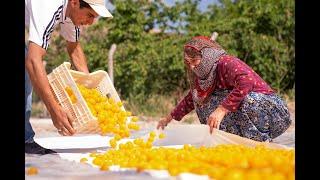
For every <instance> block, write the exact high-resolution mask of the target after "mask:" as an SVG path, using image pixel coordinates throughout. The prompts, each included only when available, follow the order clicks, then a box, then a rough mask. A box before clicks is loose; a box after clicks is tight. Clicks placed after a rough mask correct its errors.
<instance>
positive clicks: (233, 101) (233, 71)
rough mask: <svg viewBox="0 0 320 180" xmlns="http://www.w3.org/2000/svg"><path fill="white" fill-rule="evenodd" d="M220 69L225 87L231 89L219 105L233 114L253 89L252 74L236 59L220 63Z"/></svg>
mask: <svg viewBox="0 0 320 180" xmlns="http://www.w3.org/2000/svg"><path fill="white" fill-rule="evenodd" d="M221 69H222V71H223V72H222V73H221V74H223V75H224V79H225V83H226V84H227V86H229V87H233V89H232V91H231V92H230V94H229V95H228V96H227V97H226V98H225V99H224V100H223V101H222V103H221V105H222V106H223V107H224V108H226V109H228V110H229V111H231V112H235V111H237V109H238V108H239V105H240V103H241V102H242V100H243V99H244V98H245V96H246V95H247V94H248V93H249V92H250V91H251V90H252V89H253V77H252V73H250V70H249V69H248V67H247V66H245V65H244V64H243V63H241V62H240V60H237V59H232V60H230V61H228V62H227V63H222V68H221Z"/></svg>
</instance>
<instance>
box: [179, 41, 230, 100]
mask: <svg viewBox="0 0 320 180" xmlns="http://www.w3.org/2000/svg"><path fill="white" fill-rule="evenodd" d="M224 54H226V52H225V50H224V49H222V47H221V46H220V45H219V44H218V43H216V42H215V41H213V40H210V38H208V37H205V36H197V37H194V38H192V39H191V40H190V41H189V42H187V43H186V44H185V45H184V55H185V57H188V58H193V57H196V56H199V55H201V61H200V64H198V65H197V66H196V67H195V68H193V69H192V70H191V69H188V74H189V80H190V85H191V91H192V97H193V101H194V102H195V103H196V104H198V105H202V104H203V103H204V101H205V100H206V98H207V96H208V95H210V94H211V93H212V91H213V90H214V85H215V84H214V81H215V77H216V68H217V64H218V60H219V58H220V57H221V56H222V55H224ZM185 63H186V60H185Z"/></svg>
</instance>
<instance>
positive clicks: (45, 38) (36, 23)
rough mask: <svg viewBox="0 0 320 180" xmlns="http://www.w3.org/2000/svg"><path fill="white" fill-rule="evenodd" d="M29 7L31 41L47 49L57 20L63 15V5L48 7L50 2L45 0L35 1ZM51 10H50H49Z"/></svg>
mask: <svg viewBox="0 0 320 180" xmlns="http://www.w3.org/2000/svg"><path fill="white" fill-rule="evenodd" d="M30 2H31V4H30V6H29V8H28V11H29V13H28V15H29V19H30V22H29V38H28V40H29V41H32V42H34V43H35V44H37V45H39V46H41V47H42V48H44V49H47V48H48V46H49V44H50V37H51V33H52V31H53V29H54V26H55V23H56V21H58V19H59V18H60V16H61V13H62V11H63V6H60V7H58V8H57V9H53V8H46V7H47V6H48V3H46V2H45V1H40V2H37V3H35V2H33V1H30ZM47 11H50V12H47Z"/></svg>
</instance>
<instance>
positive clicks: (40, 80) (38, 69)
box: [25, 57, 58, 114]
mask: <svg viewBox="0 0 320 180" xmlns="http://www.w3.org/2000/svg"><path fill="white" fill-rule="evenodd" d="M25 63H26V69H27V71H28V73H29V76H30V80H31V82H32V85H33V88H34V89H35V91H36V93H37V95H38V96H39V97H40V98H41V100H42V101H43V102H44V104H45V105H46V107H47V109H48V111H49V112H50V114H51V112H53V111H54V109H55V107H57V106H58V103H57V102H56V100H55V99H54V95H53V93H52V92H51V90H50V84H49V81H48V78H47V73H46V71H45V68H44V66H43V64H42V59H37V58H35V57H33V58H28V59H27V60H26V62H25Z"/></svg>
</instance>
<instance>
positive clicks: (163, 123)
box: [157, 114, 172, 130]
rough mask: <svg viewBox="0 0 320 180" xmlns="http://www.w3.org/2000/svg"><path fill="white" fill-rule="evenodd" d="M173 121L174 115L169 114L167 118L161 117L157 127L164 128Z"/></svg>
mask: <svg viewBox="0 0 320 180" xmlns="http://www.w3.org/2000/svg"><path fill="white" fill-rule="evenodd" d="M171 121H172V116H171V115H170V114H169V115H168V116H167V117H165V118H161V119H160V121H159V122H158V125H157V129H159V128H161V129H162V130H163V129H164V127H166V126H167V125H168V124H169V123H170V122H171Z"/></svg>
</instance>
